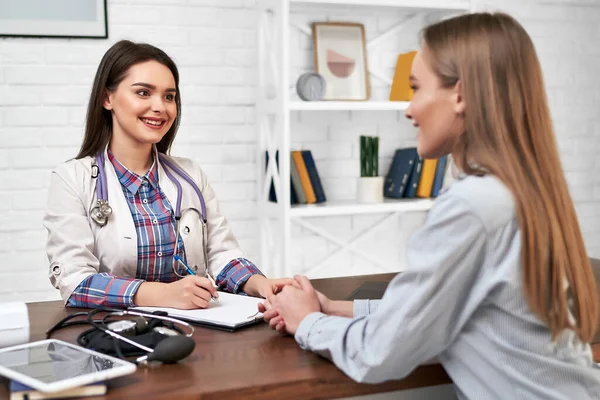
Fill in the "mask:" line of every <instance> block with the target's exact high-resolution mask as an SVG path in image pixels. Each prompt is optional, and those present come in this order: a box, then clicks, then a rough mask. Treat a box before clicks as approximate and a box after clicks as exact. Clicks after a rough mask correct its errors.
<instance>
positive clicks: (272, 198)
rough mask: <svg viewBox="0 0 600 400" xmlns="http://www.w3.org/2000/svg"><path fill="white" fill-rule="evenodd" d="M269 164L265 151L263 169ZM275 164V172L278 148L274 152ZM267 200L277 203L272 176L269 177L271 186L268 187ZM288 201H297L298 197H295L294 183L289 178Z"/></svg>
mask: <svg viewBox="0 0 600 400" xmlns="http://www.w3.org/2000/svg"><path fill="white" fill-rule="evenodd" d="M268 165H269V152H268V151H265V170H266V168H267V166H268ZM275 165H276V168H277V173H279V150H277V151H276V152H275ZM269 201H271V202H273V203H277V193H275V184H274V183H273V178H271V186H270V187H269ZM290 203H291V204H296V203H298V199H297V197H296V193H294V185H293V183H292V181H291V178H290Z"/></svg>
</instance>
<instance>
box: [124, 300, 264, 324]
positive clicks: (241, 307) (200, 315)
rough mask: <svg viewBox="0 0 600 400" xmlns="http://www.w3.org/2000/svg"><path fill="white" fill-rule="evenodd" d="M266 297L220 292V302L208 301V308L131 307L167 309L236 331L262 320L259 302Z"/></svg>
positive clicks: (175, 315) (187, 318) (194, 320)
mask: <svg viewBox="0 0 600 400" xmlns="http://www.w3.org/2000/svg"><path fill="white" fill-rule="evenodd" d="M264 301H265V299H262V298H258V297H250V296H244V295H241V294H231V293H226V292H219V302H218V303H216V302H212V301H211V302H210V303H208V307H207V308H199V309H194V310H179V309H177V308H168V307H130V308H129V309H131V310H136V311H144V312H150V313H153V312H154V311H165V312H167V313H168V314H169V317H173V318H177V319H181V320H184V321H188V322H192V323H194V324H199V325H204V326H208V327H212V328H217V329H224V330H228V331H234V330H237V329H238V328H241V327H244V326H246V325H251V324H255V323H257V322H260V321H262V320H263V319H262V313H259V312H258V304H259V303H262V302H264Z"/></svg>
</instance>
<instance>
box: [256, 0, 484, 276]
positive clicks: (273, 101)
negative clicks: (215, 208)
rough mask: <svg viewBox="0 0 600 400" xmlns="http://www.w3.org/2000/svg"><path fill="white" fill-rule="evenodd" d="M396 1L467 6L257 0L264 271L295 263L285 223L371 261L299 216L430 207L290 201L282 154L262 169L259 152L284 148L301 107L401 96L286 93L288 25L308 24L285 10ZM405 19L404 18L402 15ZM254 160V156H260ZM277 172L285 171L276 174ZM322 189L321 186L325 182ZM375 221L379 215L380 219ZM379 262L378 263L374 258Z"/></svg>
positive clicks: (387, 79) (351, 105) (277, 271)
mask: <svg viewBox="0 0 600 400" xmlns="http://www.w3.org/2000/svg"><path fill="white" fill-rule="evenodd" d="M315 7H325V8H327V9H329V10H331V8H332V7H333V8H338V7H339V8H343V9H348V8H352V7H355V8H361V7H362V8H368V9H372V8H374V7H375V8H377V7H384V8H385V7H393V8H401V9H404V10H406V11H407V12H411V13H413V14H414V15H417V14H422V13H431V12H444V13H448V14H453V13H454V14H457V13H460V12H468V11H470V10H471V9H472V6H471V1H470V0H258V85H257V99H256V127H257V131H258V132H257V133H258V138H259V143H258V146H257V151H258V154H257V160H259V161H258V162H257V169H258V171H257V177H258V216H259V225H260V245H261V267H262V269H263V270H264V271H265V272H266V273H267V274H268V275H269V276H272V277H280V276H290V275H293V274H294V273H296V272H299V271H292V270H291V262H290V254H291V248H292V235H291V226H292V223H295V224H298V225H299V226H302V227H303V228H305V229H307V230H309V231H311V232H313V233H315V234H317V235H319V236H321V237H323V238H325V239H327V240H329V241H331V242H333V243H336V244H337V245H338V246H339V249H338V250H337V251H336V252H335V253H338V252H340V251H349V252H352V253H354V254H355V255H356V256H358V257H362V258H364V259H368V260H369V261H370V262H375V263H377V260H376V257H374V256H373V255H369V254H365V253H363V252H362V251H360V250H357V249H355V248H353V247H352V244H353V242H355V241H356V240H358V239H359V237H357V238H354V239H353V240H352V241H351V242H350V243H343V242H342V241H340V240H339V238H337V237H335V236H334V235H331V234H329V233H328V232H326V231H324V230H323V229H321V228H320V227H318V226H316V225H314V224H311V223H310V222H309V221H307V220H306V219H307V218H317V217H330V216H343V215H348V216H350V215H361V214H362V215H365V214H387V215H388V217H392V216H395V215H397V214H398V213H407V212H415V211H426V210H429V208H431V205H432V204H433V201H432V200H430V199H410V200H409V199H406V200H389V199H386V201H385V202H383V203H381V204H357V203H356V202H353V201H335V200H329V199H328V200H327V202H325V203H323V204H310V205H293V206H292V205H290V179H289V176H290V158H289V157H280V158H279V174H278V173H277V167H276V165H275V163H274V162H269V164H268V166H267V168H266V173H265V166H264V152H265V150H266V151H267V152H268V153H269V160H274V159H275V154H276V152H277V151H279V154H289V153H290V136H291V126H290V119H291V115H293V113H295V112H302V113H303V118H305V116H307V117H308V118H310V115H311V113H313V112H318V111H368V112H401V111H403V110H405V109H406V107H407V106H408V102H389V101H365V102H359V101H347V102H346V101H318V102H303V101H295V100H292V99H291V98H290V88H291V87H293V86H294V84H295V82H296V79H297V78H298V77H297V76H290V50H289V41H290V31H291V29H298V30H299V31H300V32H303V33H305V34H307V35H310V32H311V30H310V27H309V26H304V25H301V24H300V25H299V24H297V23H295V22H294V21H292V19H291V18H290V14H292V13H293V12H294V11H295V10H300V11H301V10H303V9H306V8H311V9H312V8H315ZM409 19H410V18H409ZM406 22H407V20H406V19H405V20H403V21H399V22H398V24H396V25H395V26H393V27H392V28H390V29H388V30H387V31H385V32H383V33H381V34H380V35H379V36H378V37H375V38H372V39H370V40H369V41H368V43H367V47H368V50H367V51H369V49H370V48H373V47H376V46H378V45H379V44H380V43H381V42H382V41H385V40H389V39H390V38H392V37H393V35H394V34H395V33H397V32H398V31H399V30H400V29H401V28H402V25H403V24H404V23H406ZM369 73H370V74H371V75H372V76H373V77H374V78H376V79H378V80H379V81H381V82H383V83H384V84H387V85H390V84H391V80H392V77H391V76H386V74H384V73H382V71H381V70H379V69H377V66H372V65H369ZM261 160H262V162H261ZM282 177H283V178H285V179H282ZM271 181H273V184H274V187H275V192H276V194H277V199H278V200H279V202H278V203H272V202H269V200H268V198H269V188H270V185H271ZM325 191H326V192H327V189H326V188H325ZM388 217H386V218H384V219H382V220H381V221H380V223H383V222H385V221H386V220H387V218H388ZM376 227H377V226H372V227H371V228H369V229H367V230H365V232H363V233H361V235H360V236H363V234H364V235H366V234H368V233H369V232H370V231H372V230H373V229H375V228H376ZM330 258H331V256H328V257H326V259H324V260H322V262H320V263H318V265H317V266H316V267H315V268H318V267H319V266H322V265H324V263H326V262H327V261H328V260H329V259H330ZM379 264H382V263H379Z"/></svg>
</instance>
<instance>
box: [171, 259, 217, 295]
mask: <svg viewBox="0 0 600 400" xmlns="http://www.w3.org/2000/svg"><path fill="white" fill-rule="evenodd" d="M173 259H174V260H175V261H177V262H178V263H179V264H181V265H182V266H183V267H184V268H185V270H186V271H187V273H188V274H190V275H196V273H195V272H194V270H192V269H191V268H190V267H189V266H188V265H187V264H186V263H185V262H184V261H183V260H182V259H181V257H179V255H177V254H175V255H174V256H173ZM206 278H208V280H209V281H210V284H211V285H212V286H213V287H214V288H217V287H218V286H217V284H216V282H215V280H214V279H213V278H212V276H210V274H209V273H208V270H207V271H206ZM210 297H211V299H212V300H213V301H214V302H215V303H217V304H218V303H219V299H218V298H217V297H216V296H214V295H212V294H211V295H210Z"/></svg>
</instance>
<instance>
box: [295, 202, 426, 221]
mask: <svg viewBox="0 0 600 400" xmlns="http://www.w3.org/2000/svg"><path fill="white" fill-rule="evenodd" d="M432 205H433V199H414V200H413V199H401V200H393V199H385V200H384V202H383V203H375V204H358V203H356V202H355V201H327V202H325V203H322V204H303V205H293V206H292V209H291V210H290V216H291V217H292V218H301V217H327V216H333V215H357V214H378V213H388V212H409V211H427V210H429V209H430V208H431V206H432Z"/></svg>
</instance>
